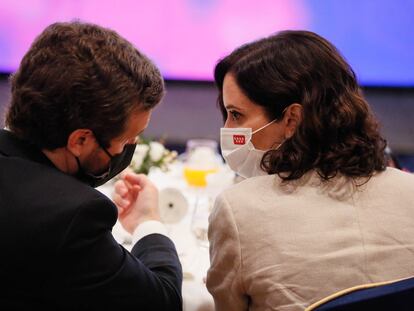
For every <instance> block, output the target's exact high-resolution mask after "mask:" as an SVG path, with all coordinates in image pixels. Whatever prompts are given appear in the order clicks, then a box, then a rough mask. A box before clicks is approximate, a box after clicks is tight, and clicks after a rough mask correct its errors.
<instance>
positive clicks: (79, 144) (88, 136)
mask: <svg viewBox="0 0 414 311" xmlns="http://www.w3.org/2000/svg"><path fill="white" fill-rule="evenodd" d="M94 142H95V137H94V135H93V133H92V131H91V130H89V129H77V130H74V131H73V132H72V133H70V134H69V137H68V141H67V144H66V148H67V149H68V150H69V151H70V152H72V154H73V155H75V156H77V157H79V156H80V155H81V154H82V153H83V152H84V151H85V150H86V149H90V148H91V147H92V146H94Z"/></svg>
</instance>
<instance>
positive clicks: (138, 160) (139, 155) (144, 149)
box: [131, 144, 149, 168]
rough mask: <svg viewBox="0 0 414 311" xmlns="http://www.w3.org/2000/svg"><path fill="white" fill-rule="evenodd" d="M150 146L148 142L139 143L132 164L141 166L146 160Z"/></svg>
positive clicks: (137, 166)
mask: <svg viewBox="0 0 414 311" xmlns="http://www.w3.org/2000/svg"><path fill="white" fill-rule="evenodd" d="M148 150H149V146H148V145H146V144H138V145H137V147H136V148H135V152H134V156H133V158H132V163H131V164H132V166H133V167H136V168H139V167H141V165H142V162H144V159H145V156H146V155H147V153H148Z"/></svg>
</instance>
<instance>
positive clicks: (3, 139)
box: [0, 129, 55, 167]
mask: <svg viewBox="0 0 414 311" xmlns="http://www.w3.org/2000/svg"><path fill="white" fill-rule="evenodd" d="M0 154H1V155H5V156H8V157H18V158H23V159H28V160H31V161H34V162H38V163H42V164H46V165H49V166H52V167H55V166H54V164H53V163H52V162H51V161H50V160H49V159H48V158H47V157H46V156H45V155H44V153H43V152H42V151H41V150H39V148H37V147H36V146H34V145H32V144H30V143H28V142H27V141H23V140H21V139H19V138H17V137H16V136H15V135H14V134H13V133H12V132H10V131H9V130H6V129H1V130H0Z"/></svg>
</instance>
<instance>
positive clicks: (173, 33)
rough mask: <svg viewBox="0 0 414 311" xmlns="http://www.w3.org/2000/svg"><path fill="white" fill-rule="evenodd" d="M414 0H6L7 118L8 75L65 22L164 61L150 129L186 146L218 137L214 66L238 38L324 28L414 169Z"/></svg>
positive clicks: (2, 13) (3, 80) (1, 0)
mask: <svg viewBox="0 0 414 311" xmlns="http://www.w3.org/2000/svg"><path fill="white" fill-rule="evenodd" d="M413 16H414V0H393V1H389V0H347V1H336V0H323V1H322V0H256V1H250V0H151V1H149V0H148V1H144V0H142V1H138V0H135V1H134V0H116V1H115V0H26V1H16V0H0V126H2V127H3V126H4V114H5V111H6V110H7V106H8V104H9V100H10V86H9V83H8V77H9V75H10V74H12V73H13V72H14V71H15V70H16V69H17V68H18V66H19V62H20V60H21V58H22V56H23V55H24V53H25V52H26V51H27V49H28V48H29V47H30V44H31V42H32V41H33V40H34V38H35V37H36V36H37V35H38V34H39V33H40V32H41V31H42V30H43V29H44V28H45V27H46V26H47V25H49V24H50V23H53V22H56V21H70V20H73V19H79V20H81V21H86V22H93V23H97V24H99V25H102V26H105V27H109V28H112V29H114V30H115V31H117V32H118V33H120V34H121V35H122V36H124V37H125V38H127V39H128V40H130V41H131V42H133V43H134V44H135V46H136V47H137V48H138V49H140V50H141V51H142V52H144V53H145V54H147V55H148V56H149V57H150V58H151V59H152V60H153V61H154V62H155V63H156V64H157V65H158V66H159V68H160V69H161V71H162V74H163V76H164V78H165V79H166V86H167V94H166V97H165V98H164V100H163V102H162V103H161V104H160V105H159V106H158V107H157V108H156V109H155V111H154V114H153V117H152V122H151V124H150V126H149V128H148V130H147V131H146V132H145V134H144V135H145V136H146V137H148V138H150V139H161V138H162V139H164V140H165V143H166V145H167V146H168V147H169V148H172V149H175V150H177V151H179V152H182V151H183V150H184V148H185V145H186V142H187V141H188V140H189V139H191V138H209V139H214V140H217V141H218V140H219V132H220V131H219V129H220V127H221V126H222V118H221V115H220V113H219V111H218V109H217V108H216V96H217V93H216V89H215V87H214V83H213V76H212V73H213V69H214V65H215V64H216V62H217V60H218V59H220V58H222V57H223V56H225V55H226V54H228V53H230V52H231V51H232V50H233V49H234V48H236V47H237V46H239V45H241V44H243V43H246V42H249V41H252V40H254V39H258V38H261V37H263V36H268V35H270V34H273V33H275V32H277V31H280V30H284V29H306V30H311V31H315V32H317V33H318V34H320V35H322V36H324V37H325V38H327V39H328V40H330V41H331V42H332V43H333V44H335V45H336V46H337V47H338V49H339V50H340V51H341V53H342V54H343V55H344V57H345V58H346V59H347V60H348V61H349V63H350V64H351V66H352V67H353V68H354V70H355V72H356V74H357V76H358V78H359V82H360V84H361V86H362V88H363V90H364V93H365V96H366V98H367V100H368V102H369V103H370V105H371V107H372V109H373V111H374V113H375V114H376V116H377V118H378V119H379V120H380V123H381V128H382V133H383V135H384V136H385V137H386V138H387V140H388V143H389V146H390V148H391V150H392V152H393V153H394V154H395V155H396V157H397V159H398V161H400V163H401V165H402V166H403V167H406V168H408V169H409V170H411V171H413V170H414V61H413V59H414V57H413V51H414V35H413V33H412V30H413V29H414V19H413Z"/></svg>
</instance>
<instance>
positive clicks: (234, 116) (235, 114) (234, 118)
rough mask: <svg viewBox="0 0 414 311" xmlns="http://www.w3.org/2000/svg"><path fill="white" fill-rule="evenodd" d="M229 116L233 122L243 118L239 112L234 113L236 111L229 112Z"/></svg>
mask: <svg viewBox="0 0 414 311" xmlns="http://www.w3.org/2000/svg"><path fill="white" fill-rule="evenodd" d="M229 114H230V115H231V117H232V118H233V120H237V119H238V118H240V116H241V114H240V113H239V112H237V111H234V110H231V111H229Z"/></svg>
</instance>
